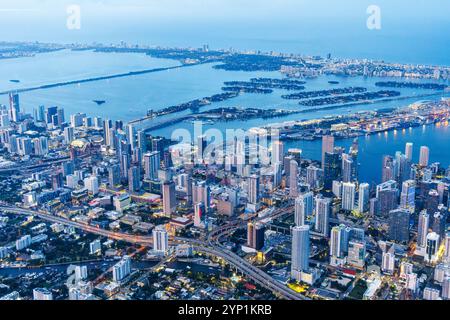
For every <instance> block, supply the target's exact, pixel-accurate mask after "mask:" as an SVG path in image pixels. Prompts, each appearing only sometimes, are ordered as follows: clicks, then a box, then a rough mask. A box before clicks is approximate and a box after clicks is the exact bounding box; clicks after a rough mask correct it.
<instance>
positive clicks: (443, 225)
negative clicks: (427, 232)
mask: <svg viewBox="0 0 450 320" xmlns="http://www.w3.org/2000/svg"><path fill="white" fill-rule="evenodd" d="M447 214H448V211H447V208H445V207H444V208H442V210H440V211H438V212H436V213H435V214H434V215H433V224H432V226H431V230H433V231H434V232H436V233H437V234H438V235H439V239H444V237H445V232H446V231H447Z"/></svg>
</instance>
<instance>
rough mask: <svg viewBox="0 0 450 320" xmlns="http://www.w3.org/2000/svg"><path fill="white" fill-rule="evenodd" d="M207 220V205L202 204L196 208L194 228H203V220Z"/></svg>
mask: <svg viewBox="0 0 450 320" xmlns="http://www.w3.org/2000/svg"><path fill="white" fill-rule="evenodd" d="M204 219H205V205H204V204H203V203H202V202H199V203H197V204H196V205H195V206H194V226H195V227H197V228H200V227H203V226H204V225H203V220H204Z"/></svg>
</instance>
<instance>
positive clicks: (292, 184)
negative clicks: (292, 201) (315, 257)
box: [289, 160, 298, 197]
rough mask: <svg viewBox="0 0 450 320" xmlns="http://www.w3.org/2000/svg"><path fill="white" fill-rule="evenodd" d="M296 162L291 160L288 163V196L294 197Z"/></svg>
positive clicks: (295, 192) (296, 173) (296, 174)
mask: <svg viewBox="0 0 450 320" xmlns="http://www.w3.org/2000/svg"><path fill="white" fill-rule="evenodd" d="M297 179H298V163H297V161H295V160H291V162H290V163H289V196H291V197H296V196H297V195H298V180H297Z"/></svg>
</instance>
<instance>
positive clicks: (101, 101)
mask: <svg viewBox="0 0 450 320" xmlns="http://www.w3.org/2000/svg"><path fill="white" fill-rule="evenodd" d="M92 101H93V102H95V103H96V104H97V105H102V104H104V103H105V102H106V101H105V100H92Z"/></svg>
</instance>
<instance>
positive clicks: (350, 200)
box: [342, 182, 356, 211]
mask: <svg viewBox="0 0 450 320" xmlns="http://www.w3.org/2000/svg"><path fill="white" fill-rule="evenodd" d="M355 197H356V185H355V184H354V183H352V182H344V183H343V184H342V210H346V211H352V210H353V209H354V208H355Z"/></svg>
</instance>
